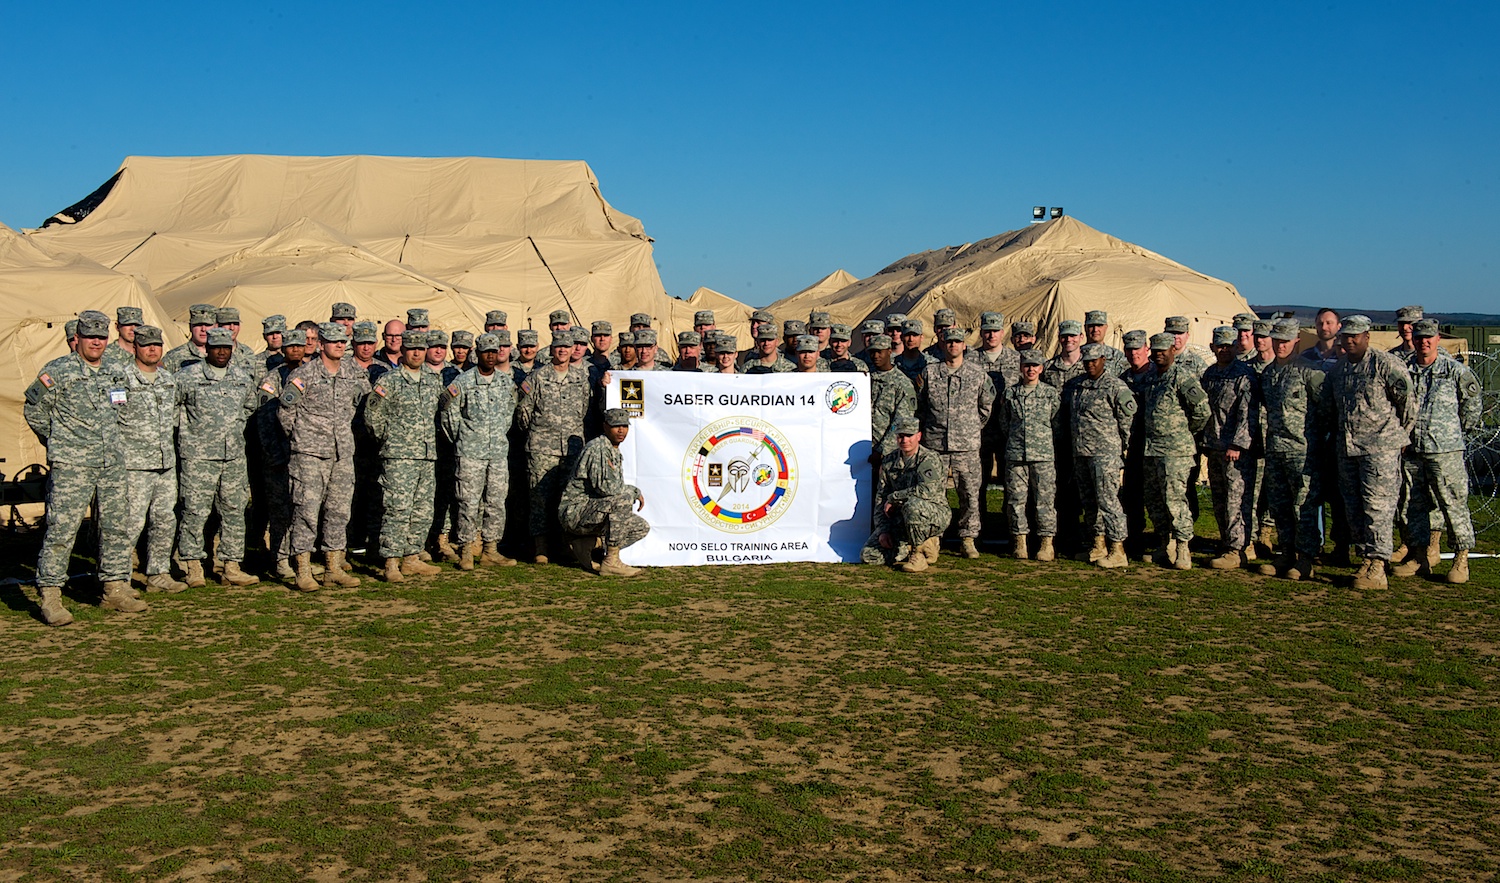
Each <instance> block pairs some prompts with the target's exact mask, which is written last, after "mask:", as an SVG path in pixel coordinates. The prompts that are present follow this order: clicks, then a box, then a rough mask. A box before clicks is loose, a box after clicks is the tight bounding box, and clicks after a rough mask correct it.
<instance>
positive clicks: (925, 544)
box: [916, 537, 942, 564]
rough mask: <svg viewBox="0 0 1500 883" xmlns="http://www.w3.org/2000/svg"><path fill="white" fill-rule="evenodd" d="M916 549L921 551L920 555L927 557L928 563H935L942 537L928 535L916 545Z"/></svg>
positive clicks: (940, 548)
mask: <svg viewBox="0 0 1500 883" xmlns="http://www.w3.org/2000/svg"><path fill="white" fill-rule="evenodd" d="M916 551H918V552H920V553H922V557H923V558H926V559H927V563H928V564H936V563H937V560H938V555H939V554H941V552H942V538H941V537H928V538H927V539H925V540H923V541H922V545H920V546H918V547H917V549H916Z"/></svg>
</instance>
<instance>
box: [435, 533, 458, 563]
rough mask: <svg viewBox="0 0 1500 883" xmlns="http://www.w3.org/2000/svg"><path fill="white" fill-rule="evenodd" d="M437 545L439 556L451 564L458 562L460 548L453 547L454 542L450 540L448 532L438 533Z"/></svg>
mask: <svg viewBox="0 0 1500 883" xmlns="http://www.w3.org/2000/svg"><path fill="white" fill-rule="evenodd" d="M437 545H438V557H439V558H442V559H443V560H444V561H447V562H448V563H450V564H455V563H457V562H458V550H457V549H455V548H453V543H451V542H449V540H448V535H447V534H438V542H437Z"/></svg>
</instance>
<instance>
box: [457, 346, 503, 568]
mask: <svg viewBox="0 0 1500 883" xmlns="http://www.w3.org/2000/svg"><path fill="white" fill-rule="evenodd" d="M515 410H516V387H515V384H514V383H512V382H511V379H510V373H509V372H502V371H498V370H497V371H496V372H495V373H494V374H493V375H492V376H490V377H485V376H484V375H483V374H481V373H479V370H478V369H475V370H473V371H466V372H464V373H463V374H462V375H460V376H459V377H458V379H457V380H455V381H453V382H452V383H450V384H448V387H447V390H446V391H445V392H444V394H443V398H442V402H441V405H440V407H439V410H438V418H439V422H440V424H441V425H442V428H443V434H444V435H446V436H447V437H448V438H449V439H450V440H451V441H452V442H453V445H454V450H455V452H456V454H457V456H458V489H457V494H458V543H459V545H466V544H468V543H472V542H474V541H475V540H477V539H481V538H482V539H483V540H484V541H487V542H491V543H498V542H499V541H500V537H501V535H502V534H504V533H505V498H506V497H507V496H508V495H509V494H510V470H509V458H510V437H509V432H510V426H511V422H512V418H513V417H514V414H515ZM481 534H482V537H481Z"/></svg>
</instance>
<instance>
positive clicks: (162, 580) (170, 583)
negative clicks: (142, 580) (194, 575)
mask: <svg viewBox="0 0 1500 883" xmlns="http://www.w3.org/2000/svg"><path fill="white" fill-rule="evenodd" d="M187 587H188V584H187V583H183V582H178V581H177V580H175V579H172V574H170V573H153V574H151V575H150V576H148V577H146V591H148V592H165V593H166V594H168V595H175V594H177V593H178V592H185V591H187Z"/></svg>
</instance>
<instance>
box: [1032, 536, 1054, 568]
mask: <svg viewBox="0 0 1500 883" xmlns="http://www.w3.org/2000/svg"><path fill="white" fill-rule="evenodd" d="M1056 557H1057V553H1056V552H1054V551H1053V550H1052V538H1051V537H1042V538H1041V539H1040V540H1039V541H1038V542H1037V547H1036V560H1038V561H1044V562H1045V561H1051V560H1052V559H1054V558H1056Z"/></svg>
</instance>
